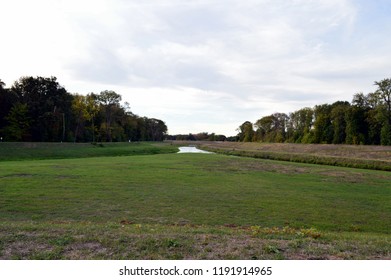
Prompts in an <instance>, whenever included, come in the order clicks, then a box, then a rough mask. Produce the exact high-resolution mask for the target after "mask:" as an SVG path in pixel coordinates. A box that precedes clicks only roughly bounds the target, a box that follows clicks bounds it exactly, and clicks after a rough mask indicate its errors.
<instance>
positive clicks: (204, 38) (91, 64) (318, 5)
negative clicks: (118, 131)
mask: <svg viewBox="0 0 391 280" xmlns="http://www.w3.org/2000/svg"><path fill="white" fill-rule="evenodd" d="M3 2H4V3H3ZM3 2H2V10H3V11H4V12H3V14H2V17H0V32H1V34H2V35H3V38H5V40H3V41H2V44H1V46H0V48H1V49H0V50H1V51H0V60H1V62H2V63H1V64H0V75H1V76H0V78H1V79H2V80H4V81H6V82H7V84H8V85H9V84H10V83H12V82H13V81H14V80H16V79H18V78H19V77H20V76H22V75H44V76H50V75H54V76H57V78H58V79H59V81H60V83H62V84H63V85H64V86H65V87H66V88H67V89H68V90H70V91H72V92H79V93H88V92H91V91H95V92H97V91H100V90H104V89H114V90H117V91H118V93H120V94H122V95H123V97H124V98H123V99H124V100H127V101H129V102H130V104H131V107H132V109H133V111H134V112H135V113H137V114H140V115H147V116H151V117H161V118H162V119H163V120H165V121H166V122H167V124H168V127H169V129H170V132H172V133H188V132H194V133H195V132H197V130H199V129H201V127H204V128H203V129H202V131H209V132H212V131H215V132H217V133H224V131H225V133H226V134H235V133H236V132H235V130H236V128H237V126H238V125H239V124H241V123H242V122H244V121H246V120H250V121H255V120H256V119H258V118H259V117H261V116H264V115H267V114H270V113H273V112H275V111H283V112H286V113H288V112H289V111H292V110H295V109H299V108H302V107H304V106H313V105H315V104H319V103H325V102H334V101H336V100H337V99H342V100H348V101H349V100H350V99H351V97H352V96H353V94H354V93H355V92H357V91H360V90H361V91H365V90H370V89H371V86H372V84H373V81H374V80H378V79H382V78H384V77H387V75H389V69H390V68H391V62H390V61H391V55H390V54H389V48H390V43H391V42H390V39H389V38H388V35H387V33H386V30H387V29H386V28H384V29H382V28H379V26H382V25H384V26H390V22H391V21H390V20H389V19H388V17H386V14H387V13H384V14H383V12H382V11H380V10H379V8H378V7H376V3H377V2H376V1H374V2H371V4H369V3H368V2H363V1H352V0H318V1H313V0H294V1H283V0H274V1H271V0H246V1H238V0H227V1H206V0H198V1H180V0H162V1H153V2H152V1H135V0H134V1H125V0H112V1H108V0H94V1H85V0H77V1H76V0H67V1H65V0H63V1H61V0H57V1H54V0H53V1H45V0H37V1H27V0H4V1H3ZM369 6H370V7H371V18H369V15H367V14H366V13H365V12H364V7H365V8H368V7H369ZM378 14H381V16H382V17H381V18H379V17H376V25H374V24H371V23H370V22H371V21H370V20H371V19H373V17H374V16H377V15H378ZM375 27H376V28H375ZM229 124H232V127H230V125H229ZM229 127H230V128H229Z"/></svg>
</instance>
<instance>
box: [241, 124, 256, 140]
mask: <svg viewBox="0 0 391 280" xmlns="http://www.w3.org/2000/svg"><path fill="white" fill-rule="evenodd" d="M237 131H238V132H239V133H238V138H239V141H241V142H251V141H253V139H254V128H253V124H252V122H249V121H245V122H244V123H243V124H242V125H241V126H239V128H238V129H237Z"/></svg>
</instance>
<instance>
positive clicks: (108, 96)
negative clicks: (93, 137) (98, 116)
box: [98, 90, 122, 142]
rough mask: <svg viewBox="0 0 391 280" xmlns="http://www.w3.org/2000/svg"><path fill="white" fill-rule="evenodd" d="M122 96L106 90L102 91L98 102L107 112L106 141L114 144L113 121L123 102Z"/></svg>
mask: <svg viewBox="0 0 391 280" xmlns="http://www.w3.org/2000/svg"><path fill="white" fill-rule="evenodd" d="M121 99H122V98H121V95H119V94H118V93H116V92H114V91H112V90H105V91H102V92H101V93H100V94H99V96H98V100H99V102H100V104H101V106H102V107H103V110H104V112H105V120H106V122H105V125H104V127H105V131H106V141H109V142H112V141H113V139H112V134H111V129H112V127H111V126H112V121H113V113H114V110H115V108H116V107H119V106H120V104H119V102H120V101H121Z"/></svg>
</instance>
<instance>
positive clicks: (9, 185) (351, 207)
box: [0, 154, 391, 233]
mask: <svg viewBox="0 0 391 280" xmlns="http://www.w3.org/2000/svg"><path fill="white" fill-rule="evenodd" d="M390 182H391V174H390V173H388V172H378V171H369V170H358V169H347V168H338V167H328V166H316V165H305V164H293V163H287V162H277V161H267V160H259V159H250V158H238V157H229V156H224V155H209V154H207V155H204V154H166V155H147V156H130V157H126V156H124V157H103V158H83V159H62V160H41V161H21V162H15V161H11V162H1V163H0V221H30V220H33V221H91V222H120V221H121V220H126V221H130V222H134V223H141V224H154V223H159V224H195V225H225V224H232V225H238V226H252V225H258V226H263V227H274V226H277V227H284V226H290V227H308V228H309V227H315V228H317V229H320V230H327V231H351V230H355V231H361V232H375V233H390V232H391V184H390Z"/></svg>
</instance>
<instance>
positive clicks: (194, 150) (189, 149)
mask: <svg viewBox="0 0 391 280" xmlns="http://www.w3.org/2000/svg"><path fill="white" fill-rule="evenodd" d="M178 153H199V154H213V153H212V152H208V151H203V150H200V149H197V148H196V147H179V152H178Z"/></svg>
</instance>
